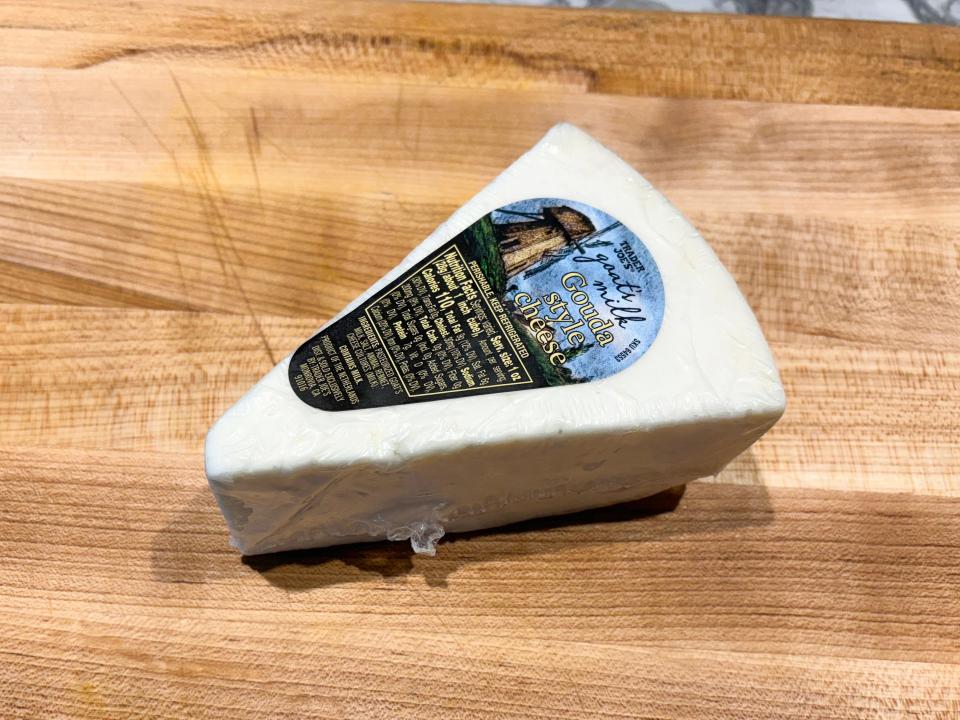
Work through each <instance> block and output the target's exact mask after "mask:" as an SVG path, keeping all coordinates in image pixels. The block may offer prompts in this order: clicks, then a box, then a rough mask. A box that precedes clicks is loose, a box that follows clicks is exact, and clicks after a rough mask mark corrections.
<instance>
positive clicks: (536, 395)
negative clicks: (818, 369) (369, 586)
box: [206, 124, 785, 554]
mask: <svg viewBox="0 0 960 720" xmlns="http://www.w3.org/2000/svg"><path fill="white" fill-rule="evenodd" d="M535 197H551V198H553V197H555V198H566V199H569V200H572V201H574V202H577V203H584V204H586V205H590V206H592V207H595V208H597V209H599V210H601V211H602V212H604V213H607V214H609V215H610V216H613V217H614V218H616V219H617V220H619V221H620V222H622V223H623V224H624V225H625V226H626V227H627V228H628V229H629V230H631V231H632V232H633V233H635V234H636V235H637V236H638V237H639V238H640V239H641V240H642V242H643V243H644V244H645V246H646V248H647V249H648V250H649V252H650V254H651V255H652V257H653V258H654V259H655V261H656V265H657V267H658V268H659V272H660V275H661V277H662V282H663V291H664V297H665V305H664V312H663V319H662V325H661V327H660V330H659V333H658V334H657V336H656V339H655V340H654V341H653V344H652V345H651V346H650V347H649V349H648V350H647V351H646V352H645V353H644V354H643V355H642V357H640V358H639V359H637V360H636V361H634V362H633V363H632V364H631V365H630V366H629V367H626V368H625V369H623V370H621V371H619V372H617V373H615V374H613V375H611V376H609V377H606V378H603V379H598V380H593V381H591V382H586V383H581V384H573V385H565V386H560V387H543V388H536V389H528V390H518V391H513V392H503V393H496V394H488V395H477V396H467V397H455V398H448V399H441V400H435V401H429V402H422V403H418V404H412V405H392V406H386V407H374V408H368V409H356V410H347V411H343V412H330V411H324V410H319V409H317V408H314V407H311V406H310V405H308V404H306V403H305V402H303V401H302V400H301V399H300V398H298V397H297V396H296V394H295V393H294V391H293V389H292V388H291V385H290V381H289V378H288V364H289V360H290V358H289V357H288V358H286V359H285V360H283V361H282V362H281V363H279V364H278V365H277V366H276V367H275V368H274V369H273V370H271V371H270V373H268V374H267V375H266V376H265V377H264V378H263V379H262V380H261V381H260V382H259V383H258V384H257V385H256V386H254V388H253V389H251V390H250V391H249V392H248V393H247V394H246V395H245V396H244V397H243V398H241V399H240V401H238V402H237V404H236V405H234V406H233V407H232V408H231V409H230V410H228V411H227V413H226V414H225V415H224V416H223V417H222V418H221V419H220V420H219V421H218V422H217V423H216V424H215V425H214V427H213V428H212V429H211V430H210V433H209V434H208V436H207V442H206V470H207V476H208V479H209V481H210V486H211V488H212V490H213V492H214V494H215V496H216V497H217V500H218V502H219V504H220V507H221V510H222V511H223V514H224V517H225V518H226V520H227V524H228V526H229V528H230V532H231V539H232V542H233V544H234V545H236V546H237V547H238V548H239V549H240V550H241V551H242V552H243V553H245V554H258V553H265V552H274V551H279V550H286V549H293V548H304V547H318V546H324V545H333V544H339V543H349V542H357V541H363V540H374V539H381V538H387V537H390V538H393V539H401V538H403V539H405V538H407V537H411V538H412V540H413V542H414V547H415V548H418V549H420V550H426V551H430V550H431V549H432V542H431V538H435V537H436V536H438V535H439V534H442V532H443V530H446V531H464V530H473V529H478V528H484V527H492V526H496V525H501V524H504V523H508V522H514V521H517V520H522V519H526V518H529V517H535V516H542V515H551V514H558V513H566V512H573V511H576V510H581V509H585V508H589V507H597V506H602V505H608V504H613V503H616V502H621V501H625V500H631V499H636V498H640V497H643V496H646V495H649V494H652V493H654V492H657V491H659V490H661V489H664V488H665V487H669V486H672V485H676V484H680V483H684V482H687V481H689V480H693V479H695V478H697V477H702V476H706V475H712V474H715V473H717V472H719V471H720V470H721V469H722V468H723V467H724V466H725V465H726V464H727V463H728V462H729V461H730V460H732V459H733V458H734V457H735V456H736V455H737V454H739V453H740V452H742V451H743V450H744V449H746V448H747V447H749V445H750V444H752V443H753V442H754V441H755V440H757V439H758V438H759V437H760V436H761V435H762V434H763V433H764V432H765V431H766V430H767V429H768V428H769V427H771V426H772V425H773V424H774V423H775V422H776V421H777V419H778V418H779V417H780V416H781V415H782V413H783V411H784V407H785V397H784V393H783V388H782V385H781V383H780V379H779V376H778V374H777V370H776V367H775V365H774V362H773V358H772V356H771V354H770V351H769V348H768V347H767V344H766V341H765V340H764V338H763V335H762V333H761V331H760V328H759V326H758V324H757V322H756V319H755V318H754V316H753V313H752V312H751V310H750V308H749V306H748V305H747V303H746V301H745V300H744V298H743V296H742V295H741V294H740V291H739V289H738V288H737V286H736V284H735V282H734V280H733V279H732V278H731V276H730V275H729V273H727V271H726V270H725V269H724V267H723V266H722V265H721V263H720V261H719V260H718V259H717V257H716V255H715V254H714V253H713V251H712V250H711V249H710V247H709V246H708V245H707V243H706V242H705V241H704V240H703V238H701V237H700V235H699V234H698V233H697V231H696V230H695V229H694V228H693V227H692V226H691V225H690V224H689V223H688V222H687V221H686V220H685V219H684V218H683V217H682V216H681V215H680V213H679V212H678V211H677V210H676V209H675V208H673V207H672V206H671V205H670V204H669V202H668V201H667V200H666V199H665V198H664V197H663V196H662V195H661V194H660V193H658V192H657V191H656V190H655V189H654V188H653V187H652V186H651V185H650V184H649V183H648V182H647V181H646V180H644V179H643V178H642V177H641V176H640V175H639V174H638V173H637V172H636V171H634V170H633V169H632V168H631V167H629V166H628V165H627V164H626V163H625V162H623V161H622V160H621V159H620V158H618V157H617V156H616V155H615V154H614V153H612V152H611V151H609V150H607V149H606V148H604V147H603V146H602V145H600V144H599V143H597V142H596V141H595V140H593V139H592V138H590V137H589V136H588V135H586V134H585V133H583V132H582V131H580V130H578V129H577V128H575V127H573V126H571V125H566V124H564V125H558V126H556V127H555V128H553V129H552V130H551V131H550V132H549V133H548V134H547V135H546V136H545V137H544V138H543V139H542V140H541V141H540V142H539V143H538V144H537V145H536V146H535V147H534V148H532V149H531V150H530V151H529V152H527V153H526V154H525V155H523V156H522V157H521V158H520V159H519V160H517V161H516V162H515V163H514V164H513V165H511V166H510V167H509V168H508V169H507V170H506V171H505V172H504V173H503V174H501V176H500V177H498V178H497V179H496V180H495V181H494V182H493V183H491V184H490V185H489V186H488V187H487V188H485V189H484V190H482V191H481V192H480V193H479V194H477V195H476V196H475V197H474V198H473V199H472V200H470V201H469V202H468V203H467V204H466V205H464V206H463V207H462V208H460V209H459V210H458V211H457V212H456V213H454V215H453V216H452V217H451V218H450V219H449V220H447V222H445V223H444V224H443V225H441V226H440V227H439V228H437V230H436V231H435V232H434V233H433V234H431V235H430V237H428V238H427V239H426V240H425V241H424V242H423V243H421V244H420V245H419V246H418V247H417V248H416V249H415V250H413V252H411V253H410V255H409V256H408V257H407V258H406V259H405V260H404V261H403V262H402V263H400V265H398V266H397V268H395V269H394V271H393V272H391V273H390V274H388V275H387V276H385V277H384V278H383V279H381V280H380V281H379V282H378V283H377V284H375V285H374V286H373V287H371V288H370V290H368V291H367V292H366V293H364V294H363V295H362V296H361V297H359V298H358V299H357V300H356V301H355V302H354V303H352V304H351V305H350V306H348V307H347V308H346V309H345V310H344V311H343V312H342V313H341V314H340V315H338V316H337V318H334V319H333V320H331V323H333V322H335V321H336V320H337V319H339V318H340V317H343V316H344V315H345V314H346V313H348V312H349V311H350V310H352V309H354V308H356V307H358V306H359V305H360V304H361V303H363V302H364V301H365V300H367V299H368V298H370V297H371V296H373V295H375V294H376V293H377V292H379V291H381V290H382V289H383V288H385V287H386V286H387V285H389V284H390V283H391V282H392V281H393V280H395V279H396V278H398V277H400V276H401V275H402V274H403V273H404V272H406V271H408V270H409V269H410V268H412V267H414V266H415V265H417V263H419V262H421V261H422V260H424V259H425V258H427V257H428V256H429V255H430V254H431V253H432V252H434V251H436V249H437V248H438V247H440V246H441V245H442V244H443V243H445V242H447V241H449V240H450V239H451V238H452V237H454V236H455V235H457V234H458V233H459V232H461V231H463V230H464V229H465V228H467V227H468V226H469V225H471V223H473V222H475V221H476V220H477V219H478V218H480V217H482V216H484V215H485V214H487V213H490V212H492V211H494V210H496V209H497V208H500V207H503V206H505V205H509V204H510V203H513V202H516V201H518V200H523V199H526V198H535ZM328 325H330V323H328ZM325 327H327V326H325Z"/></svg>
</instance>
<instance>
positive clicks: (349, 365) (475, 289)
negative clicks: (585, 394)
mask: <svg viewBox="0 0 960 720" xmlns="http://www.w3.org/2000/svg"><path fill="white" fill-rule="evenodd" d="M663 308H664V294H663V280H662V279H661V277H660V271H659V269H658V268H657V264H656V262H654V259H653V257H652V256H651V255H650V252H649V250H647V247H646V246H645V245H644V244H643V242H641V240H640V238H638V237H637V236H636V235H635V234H634V233H633V232H631V231H630V230H629V229H628V228H627V227H625V226H624V225H622V224H621V223H620V222H619V221H618V220H616V219H615V218H613V217H611V216H610V215H607V214H606V213H604V212H602V211H600V210H597V209H596V208H594V207H591V206H589V205H585V204H583V203H578V202H573V201H571V200H562V199H558V198H537V199H532V200H522V201H520V202H516V203H511V204H510V205H506V206H504V207H501V208H499V209H498V210H495V211H494V212H492V213H489V214H488V215H485V216H484V217H482V218H480V219H479V220H477V221H476V222H474V223H473V224H472V225H471V226H470V227H468V228H467V229H466V230H464V231H463V232H462V233H460V234H459V235H457V236H456V237H455V238H453V239H452V240H450V241H449V242H447V243H445V244H444V245H442V246H441V247H440V248H438V249H437V250H436V252H434V253H432V254H431V255H430V256H429V257H428V258H427V259H425V260H423V261H421V262H420V263H418V264H417V266H416V267H414V268H412V269H411V270H408V271H407V272H405V273H404V274H403V275H402V276H401V277H400V278H398V279H396V280H394V281H393V282H391V283H390V284H389V285H387V286H386V288H384V289H382V290H381V291H379V292H378V293H376V294H375V295H373V296H372V297H371V298H369V299H368V300H366V301H365V302H364V303H363V304H362V305H361V306H360V307H358V308H356V309H355V310H353V311H352V312H350V313H348V314H347V315H345V316H344V317H342V318H340V319H339V320H338V321H337V322H336V323H333V324H332V325H330V326H329V327H327V328H324V329H323V330H321V331H320V332H319V333H317V335H315V336H314V337H313V338H311V339H310V340H308V341H307V342H306V343H304V344H303V345H301V346H300V348H299V349H298V350H297V351H296V352H295V353H294V355H293V358H292V359H291V362H290V368H289V378H290V384H291V387H292V388H293V390H294V392H295V393H296V394H297V396H298V397H300V399H301V400H303V401H304V402H305V403H307V404H309V405H312V406H314V407H316V408H320V409H322V410H353V409H359V408H369V407H378V406H383V405H397V404H404V403H413V402H426V401H430V400H439V399H445V398H452V397H464V396H469V395H479V394H486V393H493V392H510V391H515V390H525V389H530V388H537V387H551V386H558V385H569V384H573V383H581V382H589V381H591V380H597V379H600V378H605V377H608V376H610V375H613V374H614V373H616V372H619V371H620V370H623V369H624V368H626V367H628V366H629V365H631V364H632V363H634V362H636V361H637V360H638V359H639V358H640V357H641V356H642V355H643V354H644V353H645V352H646V351H647V350H648V349H649V347H650V345H651V344H652V343H653V341H654V340H655V339H656V337H657V333H658V332H659V330H660V324H661V322H662V320H663Z"/></svg>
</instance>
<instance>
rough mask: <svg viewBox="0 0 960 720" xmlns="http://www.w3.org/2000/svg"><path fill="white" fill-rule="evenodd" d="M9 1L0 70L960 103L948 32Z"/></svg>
mask: <svg viewBox="0 0 960 720" xmlns="http://www.w3.org/2000/svg"><path fill="white" fill-rule="evenodd" d="M160 7H161V6H159V5H156V4H153V3H143V4H132V3H127V2H123V0H96V1H95V2H87V3H82V4H80V5H78V4H77V3H71V2H65V1H64V0H60V1H59V2H43V3H40V2H37V1H36V0H12V1H8V2H6V3H5V4H4V6H3V7H2V8H0V65H18V66H28V67H41V68H52V67H59V68H75V69H85V68H94V67H101V66H104V65H107V66H115V65H131V64H134V65H137V66H143V65H145V64H146V65H151V64H152V65H160V66H171V67H172V66H178V65H186V66H189V67H197V66H204V67H216V68H220V67H241V68H245V69H248V70H250V71H254V72H257V73H264V74H269V75H275V74H276V73H285V74H287V73H300V74H309V75H310V76H317V75H321V76H326V77H336V78H350V79H362V80H364V81H367V82H369V81H373V82H384V81H395V80H402V81H412V82H416V83H424V82H426V83H430V84H440V85H443V86H450V85H460V86H467V87H508V88H524V89H530V88H544V87H560V88H563V89H564V90H567V91H569V92H573V93H584V92H601V93H617V94H627V95H653V96H673V97H706V98H728V99H744V100H747V99H749V100H764V101H775V102H814V103H823V102H827V103H833V104H841V103H842V104H860V105H897V106H911V107H931V108H953V109H957V108H960V85H958V83H957V82H956V77H957V74H958V72H960V42H958V40H957V31H956V30H955V29H953V28H945V27H938V26H924V25H916V26H906V25H893V24H887V23H851V22H843V21H832V20H817V21H809V20H806V21H797V20H793V19H783V18H762V19H757V18H752V17H751V18H747V17H736V16H732V17H731V16H719V15H692V14H686V13H684V14H668V13H639V12H629V13H626V12H618V11H600V10H592V11H591V12H589V13H579V12H576V11H573V12H571V11H569V10H559V9H555V10H546V9H543V8H518V7H513V8H503V7H484V8H477V7H459V6H456V5H443V4H429V5H428V4H421V3H390V2H372V1H370V0H366V1H365V2H340V1H339V0H278V1H276V2H271V3H261V2H256V1H255V0H241V1H240V2H233V3H230V4H229V5H225V4H223V3H221V2H217V0H171V1H170V2H165V3H163V5H162V10H161V9H160Z"/></svg>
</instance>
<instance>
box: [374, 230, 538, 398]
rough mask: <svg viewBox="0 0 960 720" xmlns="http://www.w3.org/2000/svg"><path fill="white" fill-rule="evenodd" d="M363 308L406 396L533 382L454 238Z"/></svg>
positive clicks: (509, 330)
mask: <svg viewBox="0 0 960 720" xmlns="http://www.w3.org/2000/svg"><path fill="white" fill-rule="evenodd" d="M365 312H366V316H367V318H368V319H369V322H370V324H371V326H372V328H373V330H374V331H375V332H376V334H377V337H378V339H379V340H380V342H381V343H382V344H383V347H384V348H385V350H386V354H387V356H388V357H389V359H390V362H391V364H392V365H393V369H394V370H395V371H396V373H397V375H398V376H399V378H400V381H401V383H402V384H403V388H404V391H405V392H406V394H407V395H408V396H409V397H411V398H415V397H425V396H431V395H442V394H446V393H457V392H463V391H468V390H474V391H476V390H483V389H487V388H491V389H492V388H503V387H504V386H507V385H524V384H530V383H532V382H533V380H532V379H531V377H530V373H529V372H528V371H527V368H526V367H525V366H524V363H523V359H524V358H525V357H527V356H528V353H527V351H526V348H525V347H524V346H523V344H522V342H521V341H520V340H519V337H517V336H516V331H515V329H514V328H513V326H512V324H510V320H509V319H508V317H507V315H506V311H505V310H504V308H503V306H502V305H501V303H500V302H499V300H498V299H497V298H496V297H495V296H494V294H493V293H492V292H491V290H490V288H489V286H488V285H487V282H486V278H485V277H484V275H483V273H482V272H481V270H480V268H479V266H478V265H477V263H476V261H471V262H469V263H468V262H467V261H466V260H465V259H464V257H463V254H462V253H461V252H460V249H459V248H458V247H457V246H456V245H452V246H451V247H448V248H447V249H446V250H444V251H443V252H441V253H440V254H438V255H437V256H436V257H435V258H434V259H433V260H431V261H428V262H426V263H424V264H422V265H420V267H419V268H418V270H417V271H416V272H415V273H414V274H412V275H410V276H409V277H408V278H406V279H405V280H403V281H402V282H400V283H399V284H397V285H396V286H394V287H393V288H391V289H390V290H389V291H387V292H386V293H385V294H383V295H381V296H380V297H378V298H377V299H375V300H373V301H371V302H370V303H369V304H368V305H367V306H366V309H365Z"/></svg>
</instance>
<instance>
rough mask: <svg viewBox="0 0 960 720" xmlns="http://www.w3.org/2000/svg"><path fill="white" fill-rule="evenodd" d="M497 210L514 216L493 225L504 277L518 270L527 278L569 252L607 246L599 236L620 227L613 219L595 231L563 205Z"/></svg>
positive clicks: (588, 219) (580, 215)
mask: <svg viewBox="0 0 960 720" xmlns="http://www.w3.org/2000/svg"><path fill="white" fill-rule="evenodd" d="M500 212H501V213H502V214H504V215H512V216H514V217H517V218H518V220H517V221H515V222H507V223H496V224H495V225H494V228H495V230H496V233H497V238H498V240H499V243H500V254H501V256H502V257H503V264H504V268H505V270H506V273H507V277H513V276H514V275H518V274H520V273H525V275H526V277H530V276H531V275H535V274H537V273H539V272H543V271H544V270H546V269H547V268H548V267H550V266H551V265H553V264H554V263H555V262H558V261H559V260H561V259H562V258H564V257H566V255H567V254H568V253H570V252H571V251H574V250H575V251H577V252H580V253H585V252H586V248H590V247H597V246H599V245H607V244H609V243H606V242H603V241H600V240H599V238H600V237H601V236H602V235H604V234H605V233H607V232H609V231H610V230H613V229H614V228H616V227H619V226H620V223H619V222H616V223H613V224H611V225H608V226H607V227H605V228H603V229H601V230H597V228H596V226H594V224H593V222H592V221H591V220H590V218H588V217H587V216H586V215H584V214H583V213H582V212H580V211H579V210H574V209H573V208H572V207H569V206H567V205H553V206H546V207H544V208H542V209H541V210H540V212H539V213H530V212H515V211H511V210H501V211H500ZM519 218H523V219H522V220H521V219H519Z"/></svg>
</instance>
